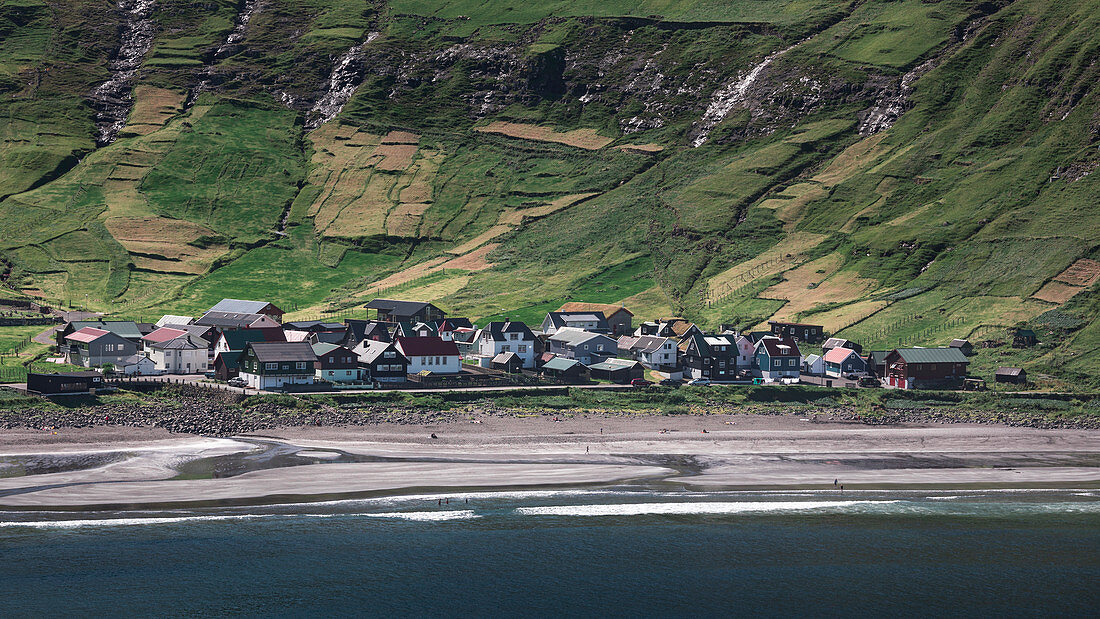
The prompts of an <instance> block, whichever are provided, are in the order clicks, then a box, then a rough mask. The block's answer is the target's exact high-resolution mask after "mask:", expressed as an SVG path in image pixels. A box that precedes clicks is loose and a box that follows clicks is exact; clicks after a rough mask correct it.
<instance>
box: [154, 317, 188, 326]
mask: <svg viewBox="0 0 1100 619" xmlns="http://www.w3.org/2000/svg"><path fill="white" fill-rule="evenodd" d="M193 322H195V319H194V317H192V316H176V315H174V314H165V315H164V316H161V317H160V320H158V321H156V322H155V323H153V326H155V327H167V326H169V325H171V326H173V327H174V326H177V325H189V324H191V323H193Z"/></svg>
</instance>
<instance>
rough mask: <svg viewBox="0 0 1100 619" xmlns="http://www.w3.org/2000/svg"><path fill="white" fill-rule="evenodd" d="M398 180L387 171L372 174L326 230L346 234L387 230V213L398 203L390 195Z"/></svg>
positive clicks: (377, 232)
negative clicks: (360, 191)
mask: <svg viewBox="0 0 1100 619" xmlns="http://www.w3.org/2000/svg"><path fill="white" fill-rule="evenodd" d="M394 181H395V179H394V178H393V177H392V176H390V175H387V174H374V175H372V176H371V177H370V179H368V180H367V184H366V187H365V188H364V189H363V192H362V193H361V194H360V195H359V196H358V197H356V198H355V199H354V200H352V201H351V202H350V203H349V204H347V205H346V206H344V207H343V208H342V209H341V210H340V211H339V212H338V213H337V214H336V215H335V217H333V218H332V220H331V221H330V222H329V224H328V225H327V226H326V227H325V229H324V232H325V234H326V235H327V236H337V237H343V238H355V237H360V236H370V235H374V234H383V233H384V232H385V231H386V215H387V214H388V213H389V212H390V210H391V209H393V207H394V203H393V202H392V201H391V200H390V199H389V198H388V197H387V196H388V195H389V193H390V190H391V189H393V184H394Z"/></svg>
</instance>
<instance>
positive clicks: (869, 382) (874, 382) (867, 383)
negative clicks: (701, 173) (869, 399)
mask: <svg viewBox="0 0 1100 619" xmlns="http://www.w3.org/2000/svg"><path fill="white" fill-rule="evenodd" d="M859 386H860V387H881V386H882V383H880V382H879V381H878V379H877V378H875V377H874V376H864V377H862V378H860V379H859Z"/></svg>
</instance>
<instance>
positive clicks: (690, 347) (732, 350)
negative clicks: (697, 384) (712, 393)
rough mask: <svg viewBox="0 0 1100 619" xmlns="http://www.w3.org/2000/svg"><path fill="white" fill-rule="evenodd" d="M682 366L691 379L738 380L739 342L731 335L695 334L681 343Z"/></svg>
mask: <svg viewBox="0 0 1100 619" xmlns="http://www.w3.org/2000/svg"><path fill="white" fill-rule="evenodd" d="M680 351H681V355H680V365H681V366H682V367H683V369H684V373H685V374H686V375H687V376H689V377H691V378H705V379H707V380H712V381H714V382H725V381H731V380H735V379H736V378H737V356H738V347H737V342H736V341H735V340H734V338H733V336H731V335H703V334H702V333H693V334H692V335H690V336H688V337H687V338H686V339H684V340H683V341H681V342H680Z"/></svg>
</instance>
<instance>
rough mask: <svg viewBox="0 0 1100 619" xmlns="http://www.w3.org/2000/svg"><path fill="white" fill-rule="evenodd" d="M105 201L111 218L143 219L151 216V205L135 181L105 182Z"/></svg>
mask: <svg viewBox="0 0 1100 619" xmlns="http://www.w3.org/2000/svg"><path fill="white" fill-rule="evenodd" d="M103 199H104V200H105V201H106V202H107V214H108V216H110V217H141V216H145V215H148V214H149V203H148V202H147V201H146V200H145V196H144V195H142V193H141V192H140V191H138V190H137V183H135V182H133V181H118V180H110V179H108V180H106V181H103Z"/></svg>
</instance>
